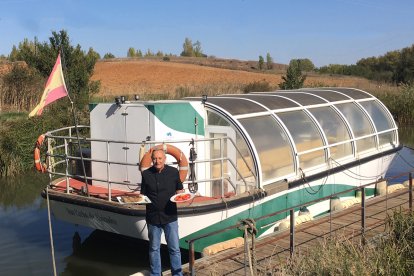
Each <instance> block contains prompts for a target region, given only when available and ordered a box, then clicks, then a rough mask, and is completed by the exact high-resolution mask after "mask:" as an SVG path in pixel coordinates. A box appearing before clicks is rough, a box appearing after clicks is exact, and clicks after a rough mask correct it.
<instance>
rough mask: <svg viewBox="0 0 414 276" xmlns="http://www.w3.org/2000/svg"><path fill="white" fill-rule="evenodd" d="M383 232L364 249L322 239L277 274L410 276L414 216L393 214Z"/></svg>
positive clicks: (413, 264) (413, 263) (340, 240)
mask: <svg viewBox="0 0 414 276" xmlns="http://www.w3.org/2000/svg"><path fill="white" fill-rule="evenodd" d="M386 229H387V230H386V232H385V233H384V235H382V236H380V237H376V238H374V239H371V240H368V244H366V245H365V246H364V245H362V244H360V243H355V242H352V241H350V240H348V239H343V238H338V237H337V238H333V239H331V240H324V241H323V242H321V243H320V244H319V245H318V246H316V247H313V248H310V249H309V250H306V251H305V250H302V251H301V252H299V253H297V255H296V256H294V257H293V258H292V259H291V260H290V261H289V262H288V263H287V264H286V265H284V266H283V267H281V268H280V269H279V270H278V271H271V272H270V273H272V275H273V273H274V274H280V275H412V271H413V269H414V214H413V213H404V212H401V211H399V212H395V213H394V214H393V215H392V216H390V217H389V218H388V219H387V222H386Z"/></svg>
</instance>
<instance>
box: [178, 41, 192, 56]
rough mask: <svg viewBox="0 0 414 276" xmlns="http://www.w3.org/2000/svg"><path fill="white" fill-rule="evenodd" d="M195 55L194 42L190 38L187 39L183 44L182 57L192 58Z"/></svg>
mask: <svg viewBox="0 0 414 276" xmlns="http://www.w3.org/2000/svg"><path fill="white" fill-rule="evenodd" d="M193 55H194V50H193V42H192V41H191V39H189V38H188V37H186V38H185V40H184V43H183V51H182V52H181V56H183V57H192V56H193Z"/></svg>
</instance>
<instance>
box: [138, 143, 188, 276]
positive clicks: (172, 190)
mask: <svg viewBox="0 0 414 276" xmlns="http://www.w3.org/2000/svg"><path fill="white" fill-rule="evenodd" d="M151 157H152V163H153V166H152V167H151V168H149V169H148V170H145V171H144V172H143V173H142V183H141V194H144V195H146V196H147V197H148V198H149V199H150V200H151V203H150V204H147V206H146V221H147V227H148V238H149V255H150V268H151V275H157V276H158V275H161V273H162V271H161V255H160V247H161V233H162V231H164V236H165V240H166V241H167V246H168V252H169V254H170V263H171V273H172V275H182V269H181V252H180V246H179V238H178V222H177V204H176V203H174V202H171V201H170V198H171V196H173V195H174V194H177V193H180V192H182V190H183V184H182V183H181V181H180V176H179V173H178V170H177V169H175V168H173V167H170V166H168V165H165V160H166V156H165V153H164V151H163V150H162V149H159V150H154V151H153V152H152V155H151Z"/></svg>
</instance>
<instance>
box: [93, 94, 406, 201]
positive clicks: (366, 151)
mask: <svg viewBox="0 0 414 276" xmlns="http://www.w3.org/2000/svg"><path fill="white" fill-rule="evenodd" d="M90 137H91V138H90V139H91V145H90V149H91V159H92V160H98V162H92V164H91V170H92V175H93V181H92V182H93V185H96V186H104V187H107V185H108V184H107V183H108V182H109V183H111V185H112V188H116V189H120V190H126V191H131V192H133V191H139V185H140V182H141V174H140V171H139V170H138V166H139V163H140V161H141V159H142V157H143V155H144V154H145V153H146V152H147V151H148V150H149V149H150V148H151V147H153V146H155V145H159V144H171V145H174V146H175V147H177V148H178V149H180V150H181V152H182V153H183V154H184V155H185V156H186V157H187V159H189V165H188V168H187V169H188V177H187V180H186V181H185V182H184V183H185V187H188V188H189V189H190V190H191V191H193V192H198V193H199V194H201V195H203V196H209V197H214V198H218V197H227V196H231V195H236V194H239V193H243V192H246V191H249V190H252V189H255V188H259V189H260V188H262V189H264V190H266V186H267V185H271V184H275V183H280V182H288V183H291V182H294V181H296V180H300V179H303V178H304V177H309V176H312V175H315V174H318V173H322V172H326V171H328V170H330V169H334V168H338V167H341V166H345V165H346V164H349V163H352V162H355V161H358V160H361V159H363V158H367V157H369V156H374V155H378V154H382V153H385V152H387V151H390V150H394V149H395V148H396V147H398V132H397V126H396V124H395V122H394V120H393V118H392V116H391V114H390V112H389V111H388V110H387V109H386V107H385V106H384V105H383V104H382V103H381V102H380V101H379V100H378V99H377V98H375V97H374V96H372V95H370V94H369V93H367V92H365V91H362V90H358V89H351V88H315V89H311V88H306V89H299V90H289V91H274V92H257V93H249V94H229V95H220V96H214V97H206V96H203V97H194V98H186V99H183V100H179V101H153V102H152V101H148V102H141V101H135V102H132V101H131V102H128V101H122V102H121V101H119V102H117V103H102V104H97V105H96V106H94V108H93V110H92V111H91V126H90ZM99 160H100V161H101V162H99ZM167 162H168V163H170V164H173V165H176V164H177V160H176V158H174V157H172V156H169V157H168V158H167ZM186 185H188V186H186Z"/></svg>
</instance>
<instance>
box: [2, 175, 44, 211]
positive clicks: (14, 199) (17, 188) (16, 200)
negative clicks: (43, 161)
mask: <svg viewBox="0 0 414 276" xmlns="http://www.w3.org/2000/svg"><path fill="white" fill-rule="evenodd" d="M48 179H49V178H48V176H47V175H46V174H41V173H36V172H33V171H32V172H28V173H26V174H23V175H20V176H17V177H9V178H0V206H1V207H3V208H5V209H7V208H8V207H11V206H13V207H24V206H30V205H32V204H33V203H34V202H35V200H36V199H38V198H39V195H40V192H41V191H42V189H43V188H44V187H45V186H46V183H47V181H48Z"/></svg>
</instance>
